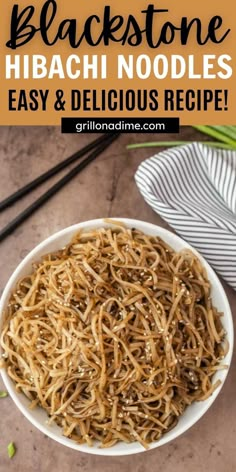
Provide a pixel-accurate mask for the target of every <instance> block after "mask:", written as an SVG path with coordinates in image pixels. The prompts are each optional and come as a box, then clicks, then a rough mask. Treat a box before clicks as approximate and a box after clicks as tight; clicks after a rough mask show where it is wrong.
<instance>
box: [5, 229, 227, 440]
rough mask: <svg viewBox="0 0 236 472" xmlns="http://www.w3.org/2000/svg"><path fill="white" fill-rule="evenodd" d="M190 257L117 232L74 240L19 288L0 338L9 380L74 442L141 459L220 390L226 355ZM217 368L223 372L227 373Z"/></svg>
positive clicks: (203, 279)
mask: <svg viewBox="0 0 236 472" xmlns="http://www.w3.org/2000/svg"><path fill="white" fill-rule="evenodd" d="M220 317H221V314H220V313H218V312H217V309H216V308H214V307H213V305H212V301H211V298H210V284H209V281H208V279H207V274H206V272H205V270H204V268H203V267H202V265H201V263H200V262H199V260H198V259H197V257H196V256H195V255H194V254H193V253H192V252H190V251H189V250H185V251H181V252H179V253H176V252H174V251H173V250H172V249H171V248H170V247H169V246H168V245H167V244H166V243H165V242H163V241H162V240H161V239H160V238H159V237H151V236H146V235H145V234H143V233H141V232H140V231H138V230H136V229H132V230H130V229H126V228H125V227H123V226H122V225H120V226H117V228H116V229H114V228H113V229H99V230H94V231H89V232H80V233H79V234H77V235H76V236H75V237H74V239H73V240H72V242H71V243H70V244H69V245H68V246H67V247H66V248H63V249H62V250H60V251H58V252H56V253H54V254H49V255H47V256H45V257H44V258H43V259H42V260H41V261H40V262H38V263H37V264H34V266H33V273H32V274H31V275H28V276H26V277H24V279H22V280H20V281H19V282H18V284H17V287H16V291H15V293H14V294H13V295H12V296H11V299H10V301H9V305H8V308H7V310H6V313H5V321H4V325H3V330H2V335H1V346H2V349H3V352H4V354H3V357H4V361H5V362H4V364H5V367H6V369H7V372H8V375H9V376H10V377H11V379H12V380H13V381H14V382H15V384H16V388H17V390H18V391H22V392H23V393H24V394H25V395H26V396H27V397H28V398H29V399H30V400H31V402H32V403H31V408H35V407H36V406H37V405H39V406H41V407H42V408H43V409H44V410H46V411H47V413H48V416H49V418H50V419H49V423H51V422H53V421H55V422H56V423H57V424H58V425H59V426H61V427H62V429H63V434H64V435H65V436H67V437H69V438H72V439H73V440H75V441H77V442H78V443H87V444H88V445H89V446H92V445H93V441H94V440H98V441H100V442H101V447H110V446H113V445H114V444H116V443H117V442H118V441H124V442H126V443H130V442H133V441H139V442H140V443H141V444H142V445H143V446H144V447H145V448H147V447H148V444H149V443H151V442H153V441H156V440H158V439H159V438H160V437H161V436H162V435H163V434H164V433H166V432H167V431H169V430H170V429H172V428H173V427H174V426H175V425H176V424H177V422H178V418H179V416H180V415H182V414H183V412H184V411H185V409H186V407H187V406H188V405H190V404H192V403H193V402H195V401H198V400H205V399H206V398H208V397H209V396H210V395H211V394H212V392H213V391H214V390H215V389H216V388H217V387H218V385H219V383H220V382H219V381H218V382H216V383H215V384H214V383H213V382H214V380H213V376H214V374H215V372H216V371H217V370H218V369H220V368H222V365H220V364H221V363H222V359H223V358H224V356H225V354H226V349H227V345H226V341H225V331H224V329H223V326H222V323H221V320H220ZM223 368H224V366H223Z"/></svg>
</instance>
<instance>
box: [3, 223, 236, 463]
mask: <svg viewBox="0 0 236 472" xmlns="http://www.w3.org/2000/svg"><path fill="white" fill-rule="evenodd" d="M116 220H120V221H123V222H124V223H125V224H126V226H127V227H129V228H134V227H135V228H137V229H139V230H141V231H143V232H144V233H146V234H148V235H155V236H160V237H161V238H163V240H164V241H166V242H167V243H168V244H169V245H170V246H172V247H173V249H175V250H176V251H178V250H181V249H183V248H191V246H190V245H189V244H187V243H186V242H185V241H183V240H182V239H180V238H179V237H178V236H176V235H175V234H173V233H171V232H169V231H167V230H166V229H164V228H161V227H159V226H155V225H153V224H150V223H145V222H143V221H137V220H130V219H125V218H122V219H119V218H116ZM108 226H111V224H108V223H105V222H104V220H103V219H98V220H92V221H87V222H84V223H79V224H77V225H74V226H70V227H69V228H66V229H64V230H62V231H59V232H58V233H56V234H54V235H53V236H51V237H50V238H48V239H46V240H45V241H43V242H42V243H41V244H39V245H38V246H37V247H36V248H35V249H33V251H31V252H30V254H28V256H27V257H26V258H25V259H24V260H23V261H22V262H21V263H20V265H19V266H18V267H17V269H16V270H15V272H14V273H13V275H12V276H11V278H10V280H9V282H8V284H7V286H6V288H5V290H4V292H3V295H2V298H1V302H0V314H1V315H2V313H3V312H4V309H5V308H6V306H7V303H8V300H9V296H10V294H11V293H12V291H13V290H14V288H15V285H16V283H17V281H18V280H19V279H20V278H22V277H23V276H25V275H27V274H29V273H30V272H31V270H32V262H35V261H37V260H38V259H39V258H40V257H41V256H43V255H44V254H47V253H49V252H53V251H56V250H58V249H60V248H62V247H63V246H65V245H66V244H67V243H69V242H70V240H71V238H72V236H73V235H74V234H75V233H76V232H77V231H79V230H82V229H92V228H94V229H95V228H99V227H108ZM191 249H192V251H193V252H195V254H197V255H198V257H199V259H200V260H201V262H202V264H203V265H204V266H205V268H206V270H207V274H208V278H209V280H210V282H211V286H212V298H213V303H214V305H215V306H216V307H217V308H218V310H219V311H221V312H223V313H224V317H223V319H222V322H223V325H224V328H225V330H226V332H227V336H228V341H229V345H230V348H229V352H228V354H227V356H226V358H225V359H224V360H223V363H224V364H227V365H228V366H230V362H231V358H232V352H233V341H234V338H233V321H232V315H231V310H230V306H229V303H228V300H227V297H226V295H225V292H224V289H223V287H222V285H221V283H220V281H219V279H218V277H217V276H216V274H215V272H214V271H213V270H212V269H211V267H210V266H209V265H208V263H207V262H206V261H205V260H204V259H203V258H202V257H201V256H200V255H199V254H198V253H197V251H195V250H194V249H193V248H191ZM1 374H2V378H3V381H4V383H5V386H6V388H7V390H8V392H9V394H10V396H11V397H12V399H13V401H14V402H15V404H16V406H17V407H18V408H19V410H20V411H21V412H22V413H23V415H24V416H25V417H26V418H27V419H28V420H29V421H30V422H31V423H32V424H33V425H34V426H36V428H38V429H39V430H40V431H42V432H43V433H44V434H46V435H47V436H49V437H50V438H52V439H54V440H55V441H57V442H59V443H60V444H63V445H64V446H68V447H70V448H72V449H75V450H77V451H82V452H86V453H89V454H98V455H104V456H124V455H129V454H136V453H139V452H143V451H144V448H143V447H142V446H141V445H140V444H139V443H137V442H135V443H132V444H125V443H122V442H120V443H118V444H117V445H115V446H114V447H112V448H109V449H99V447H98V445H94V447H92V448H90V447H88V446H87V445H79V444H76V443H75V442H73V441H72V440H71V439H68V438H65V437H63V436H62V433H61V429H60V428H59V427H58V426H56V425H51V426H47V424H46V420H47V419H48V417H47V415H46V412H45V411H44V410H43V409H41V408H39V407H38V408H36V409H35V410H29V408H28V405H29V400H28V399H27V398H26V397H25V396H24V395H23V394H22V393H17V392H16V389H15V387H14V384H13V382H12V381H11V380H10V378H9V377H8V375H7V372H6V370H5V369H2V370H1ZM227 374H228V370H221V371H218V372H217V373H216V374H215V380H217V379H220V380H221V382H222V383H221V386H220V387H219V388H217V390H216V391H215V392H214V393H213V395H212V396H211V397H210V398H208V399H207V400H205V401H203V402H196V403H194V404H193V405H191V406H189V407H188V408H187V410H186V411H185V412H184V414H183V415H182V416H181V418H180V419H179V422H178V424H177V425H176V426H175V428H174V429H173V430H172V431H170V432H168V433H166V434H165V435H164V436H163V437H162V438H161V439H160V440H159V441H156V442H154V443H152V444H151V445H150V449H154V448H156V447H159V446H162V445H163V444H166V443H168V442H169V441H172V440H173V439H175V438H177V437H178V436H180V435H181V434H182V433H184V432H185V431H187V430H188V429H189V428H190V427H191V426H193V425H194V424H195V423H196V422H197V421H198V420H199V419H200V418H201V417H202V416H203V415H204V413H206V411H207V410H208V408H209V407H210V406H211V405H212V403H213V402H214V401H215V399H216V397H217V395H218V394H219V392H220V390H221V388H222V386H223V383H224V381H225V379H226V377H227Z"/></svg>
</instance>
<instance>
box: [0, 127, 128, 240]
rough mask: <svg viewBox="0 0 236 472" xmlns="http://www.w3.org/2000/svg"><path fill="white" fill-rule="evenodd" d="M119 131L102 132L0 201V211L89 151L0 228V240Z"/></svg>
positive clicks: (90, 160) (89, 161)
mask: <svg viewBox="0 0 236 472" xmlns="http://www.w3.org/2000/svg"><path fill="white" fill-rule="evenodd" d="M119 134H120V133H113V134H108V135H106V134H104V135H102V136H101V137H99V138H98V139H96V140H95V141H92V142H91V143H90V144H88V145H87V146H85V147H84V148H82V149H81V150H79V151H78V152H76V153H75V154H73V155H72V156H70V157H68V158H67V159H65V160H64V161H62V162H60V163H59V164H57V165H56V166H54V167H52V168H51V169H49V170H48V171H47V172H45V173H44V174H42V175H40V176H39V177H37V178H36V179H34V180H33V181H32V182H30V183H28V184H27V185H25V186H24V187H22V188H21V189H19V190H17V191H16V192H14V193H13V194H12V195H10V196H9V197H7V198H6V199H4V200H2V201H1V202H0V212H2V211H3V210H5V209H6V208H8V207H9V206H11V205H13V204H14V203H15V202H17V201H18V200H19V199H21V198H22V197H24V196H25V195H27V194H28V193H30V192H31V191H33V190H35V189H36V188H37V187H38V186H39V185H41V184H42V183H44V182H46V181H47V180H48V179H50V178H51V177H53V176H54V175H56V174H57V173H58V172H60V171H61V170H63V169H65V168H66V167H67V166H69V165H70V164H72V163H73V162H75V161H77V160H78V159H81V158H82V157H84V156H85V155H86V154H88V153H90V154H89V155H88V156H87V157H86V158H85V159H84V160H82V161H81V162H80V163H79V164H77V165H76V166H75V167H74V168H73V169H72V170H70V171H69V172H68V173H67V174H66V175H64V177H62V178H61V179H60V180H59V181H58V182H56V183H55V184H54V185H53V186H52V187H50V188H49V190H47V191H46V192H45V193H44V194H42V195H41V196H40V197H39V198H38V199H37V200H35V201H34V202H33V203H32V204H31V205H30V206H28V207H27V208H26V209H25V210H23V211H22V212H21V213H19V215H17V217H16V218H14V219H13V220H12V221H10V223H8V224H7V225H6V226H5V227H4V228H2V229H1V230H0V241H3V240H4V239H5V238H6V237H7V236H9V235H10V234H11V233H12V232H13V231H15V229H16V228H17V227H18V226H19V225H21V224H22V223H23V222H24V221H25V220H26V219H27V218H29V217H30V216H31V215H32V214H33V213H34V212H35V211H36V210H38V208H40V207H41V206H42V205H43V204H44V203H46V202H47V201H48V200H49V199H50V198H51V197H52V196H53V195H55V194H56V193H57V192H58V191H59V190H60V189H61V188H62V187H64V185H66V184H67V183H68V182H70V181H71V180H72V179H73V178H74V177H75V176H76V175H78V174H79V173H80V172H81V171H82V170H83V169H84V168H85V167H86V166H87V165H88V164H90V163H91V162H92V161H93V160H94V159H96V157H98V156H99V155H100V154H101V153H102V152H103V151H105V149H107V148H108V146H110V145H111V144H112V143H113V142H114V141H115V140H116V139H117V138H118V137H119Z"/></svg>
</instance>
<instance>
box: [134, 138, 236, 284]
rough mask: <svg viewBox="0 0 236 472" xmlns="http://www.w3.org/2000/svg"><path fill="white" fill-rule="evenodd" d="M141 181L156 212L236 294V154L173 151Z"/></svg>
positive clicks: (150, 165)
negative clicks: (202, 257) (197, 252)
mask: <svg viewBox="0 0 236 472" xmlns="http://www.w3.org/2000/svg"><path fill="white" fill-rule="evenodd" d="M135 179H136V183H137V185H138V188H139V190H140V192H141V193H142V195H143V197H144V198H145V200H146V202H147V203H148V204H149V205H150V206H151V207H152V208H153V210H154V211H156V212H157V213H158V214H159V215H160V216H162V218H164V219H165V220H166V221H167V222H168V223H169V224H170V225H171V226H172V227H173V228H174V229H175V230H176V232H177V233H179V235H180V236H182V237H183V239H185V240H186V241H188V242H189V243H190V244H191V245H192V246H193V247H195V248H196V249H197V250H198V251H199V252H200V253H201V254H202V255H203V256H204V257H205V258H206V259H207V260H208V262H209V263H210V264H211V265H212V266H213V267H214V268H215V270H216V271H217V272H218V273H219V274H220V275H221V276H222V277H223V278H224V279H225V280H226V281H227V282H228V283H229V284H230V285H231V286H232V287H233V288H234V289H236V152H233V151H222V150H215V149H212V148H209V147H208V146H204V145H202V144H200V143H193V144H189V145H186V146H183V147H177V148H171V149H168V150H166V151H163V152H161V153H160V154H157V155H155V156H154V157H151V158H150V159H147V160H146V161H144V162H143V163H142V164H141V165H140V167H139V169H138V171H137V173H136V176H135Z"/></svg>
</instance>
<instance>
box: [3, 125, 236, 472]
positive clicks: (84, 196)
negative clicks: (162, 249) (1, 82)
mask: <svg viewBox="0 0 236 472" xmlns="http://www.w3.org/2000/svg"><path fill="white" fill-rule="evenodd" d="M178 137H179V136H178ZM198 137H199V135H198V134H197V133H196V132H194V131H193V130H192V129H191V128H182V131H181V138H183V139H195V138H198ZM163 138H164V139H166V136H162V137H159V136H157V135H151V134H150V135H123V136H121V137H120V138H119V140H118V141H117V142H116V143H115V144H114V145H113V146H112V147H111V148H109V149H108V150H107V151H105V152H104V153H103V155H102V156H101V157H99V158H98V159H97V161H95V162H94V163H93V164H91V165H90V166H89V167H88V168H86V169H85V170H84V171H83V172H82V173H81V174H80V175H79V176H78V177H76V178H75V179H74V180H73V181H72V182H71V183H70V184H69V185H67V186H66V187H65V188H64V189H62V190H61V191H60V192H59V193H58V194H57V195H56V196H55V197H53V198H52V199H51V200H50V201H49V202H48V203H47V204H46V205H44V206H43V207H42V208H41V209H40V210H38V211H37V213H35V214H34V215H33V216H32V217H31V218H30V219H29V220H28V221H27V222H25V223H24V224H23V225H22V226H21V227H20V228H18V229H17V230H16V231H15V233H14V234H13V235H11V236H10V237H8V238H7V239H6V240H5V241H4V242H2V243H1V244H0V290H1V291H2V290H3V288H4V285H5V284H6V282H7V280H8V278H9V276H10V275H11V273H12V271H13V270H14V268H15V267H16V266H17V265H18V264H19V262H20V261H21V259H22V258H23V257H24V256H25V255H26V254H27V253H28V252H29V251H30V250H31V249H32V248H33V247H34V246H35V245H36V244H38V243H39V242H40V241H42V240H43V239H45V238H46V237H48V236H49V235H51V234H52V233H54V232H55V231H58V230H59V229H62V228H64V227H66V226H68V225H71V224H73V223H76V222H79V221H83V220H89V219H92V218H97V217H108V216H110V217H118V216H124V217H125V216H126V217H132V218H137V219H143V220H146V221H149V222H152V223H156V224H160V225H164V226H166V227H167V225H166V223H165V222H163V221H162V220H161V219H160V217H158V215H156V214H155V213H154V212H153V211H152V210H151V209H150V208H149V207H148V206H147V205H146V203H145V202H144V200H143V199H142V197H141V195H140V194H139V192H138V190H137V188H136V185H135V183H134V173H135V171H136V169H137V167H138V165H139V163H141V161H142V160H143V159H145V158H147V157H149V156H150V155H151V153H152V152H155V150H154V151H153V150H150V149H140V150H137V151H127V150H126V145H127V144H128V143H133V142H142V141H148V140H149V141H150V140H157V139H163ZM175 138H176V136H174V135H170V136H168V139H169V140H172V139H175ZM91 139H93V136H91V135H62V134H60V130H59V129H58V128H52V127H32V128H24V127H19V128H16V127H11V128H10V127H3V128H0V166H1V167H0V199H2V198H4V197H5V196H7V195H8V194H10V193H12V192H13V191H14V190H16V189H17V188H19V187H20V186H22V185H23V184H26V183H27V182H28V181H30V180H32V179H33V178H34V177H36V176H37V175H39V174H40V173H42V172H43V171H45V170H47V169H48V168H49V167H50V166H52V165H53V164H55V163H57V162H59V161H60V160H62V159H64V158H65V157H67V156H68V155H70V154H72V153H73V152H74V151H76V150H77V149H78V148H80V147H82V146H83V145H84V144H86V143H87V142H89V141H90V140H91ZM57 178H58V177H56V178H55V179H53V180H56V179H57ZM51 182H52V181H51ZM51 182H50V183H47V184H45V185H44V186H42V187H41V188H40V189H37V190H36V191H35V192H34V194H32V195H29V196H27V197H26V198H25V199H23V200H22V201H21V202H19V203H18V204H17V205H15V206H14V207H12V208H10V209H8V210H7V211H5V212H4V213H3V214H0V226H1V227H2V226H3V225H4V224H6V223H7V222H8V221H9V220H10V219H12V218H13V216H14V215H16V214H17V212H19V211H21V210H22V209H23V208H24V207H25V206H26V205H28V204H29V203H30V202H32V201H33V200H34V199H35V198H36V197H37V196H39V195H40V194H41V193H42V192H43V191H44V190H45V189H46V188H48V187H49V186H50V185H51ZM226 291H227V294H228V297H229V300H230V303H231V307H232V311H233V315H234V317H236V308H235V306H236V294H235V292H233V290H232V289H230V288H229V287H226ZM235 361H236V359H235V356H234V360H233V363H232V367H231V370H230V373H229V376H228V379H227V381H226V383H225V386H224V388H223V390H222V392H221V393H220V395H219V397H218V399H217V400H216V402H215V403H214V405H213V406H212V407H211V409H210V410H209V412H208V413H207V414H206V415H205V416H204V418H202V419H201V420H200V421H199V423H198V424H196V425H195V426H194V427H193V428H192V429H191V430H190V431H188V432H187V433H185V434H184V435H183V436H181V437H180V438H179V439H177V440H175V441H174V442H172V443H171V444H169V445H167V446H164V447H161V448H159V449H156V450H154V451H150V452H146V453H144V454H141V455H138V456H133V457H124V458H101V457H96V456H89V455H86V454H81V453H79V452H75V451H73V450H70V449H67V448H65V447H63V446H60V445H59V444H57V443H55V442H54V441H52V440H51V439H48V438H47V437H45V436H44V435H43V434H42V433H40V432H39V431H37V429H35V428H34V427H33V426H31V424H30V423H29V422H28V421H27V420H26V419H25V418H24V417H23V416H22V414H21V413H20V412H19V411H18V410H17V408H16V406H15V405H14V404H13V402H12V401H11V399H10V398H6V399H3V400H0V424H1V434H0V472H8V471H9V472H49V471H50V472H72V471H73V472H74V471H77V470H78V471H80V472H92V471H96V472H116V471H118V470H122V471H123V472H128V471H129V470H130V471H132V472H148V471H150V470H154V471H155V470H157V469H158V470H164V471H165V472H171V471H175V472H182V471H183V470H186V471H189V472H222V470H224V471H225V472H234V471H235V470H236V452H235V439H236V420H235V418H236V362H235ZM1 387H2V384H1V382H0V388H1ZM10 441H14V442H15V444H16V447H17V454H16V455H15V457H14V459H12V460H11V461H10V460H9V459H8V457H7V452H6V448H7V444H8V443H9V442H10Z"/></svg>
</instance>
